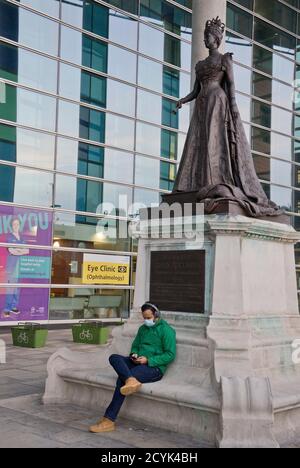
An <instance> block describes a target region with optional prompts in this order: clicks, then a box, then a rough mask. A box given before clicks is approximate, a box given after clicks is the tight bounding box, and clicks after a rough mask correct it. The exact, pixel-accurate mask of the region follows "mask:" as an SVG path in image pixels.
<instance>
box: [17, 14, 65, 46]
mask: <svg viewBox="0 0 300 468" xmlns="http://www.w3.org/2000/svg"><path fill="white" fill-rule="evenodd" d="M19 42H20V43H21V44H25V45H27V46H29V47H32V48H33V49H38V50H40V51H42V52H46V53H48V54H51V55H57V54H58V23H56V22H54V21H51V20H48V19H46V18H43V17H42V16H39V15H35V14H33V13H31V12H29V11H27V10H24V9H23V8H20V10H19Z"/></svg>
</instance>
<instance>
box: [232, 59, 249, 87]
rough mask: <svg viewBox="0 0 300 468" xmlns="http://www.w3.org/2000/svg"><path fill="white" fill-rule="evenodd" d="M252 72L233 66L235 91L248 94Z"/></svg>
mask: <svg viewBox="0 0 300 468" xmlns="http://www.w3.org/2000/svg"><path fill="white" fill-rule="evenodd" d="M251 76H252V72H251V70H249V69H248V68H245V67H240V66H239V65H236V64H234V78H235V83H236V89H237V90H238V91H241V92H242V93H246V94H250V91H251Z"/></svg>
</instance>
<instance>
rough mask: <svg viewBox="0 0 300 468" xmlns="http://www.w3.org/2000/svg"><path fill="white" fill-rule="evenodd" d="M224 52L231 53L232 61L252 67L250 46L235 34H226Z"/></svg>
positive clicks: (249, 43)
mask: <svg viewBox="0 0 300 468" xmlns="http://www.w3.org/2000/svg"><path fill="white" fill-rule="evenodd" d="M226 51H227V52H233V54H234V60H237V61H238V62H240V63H242V64H243V65H248V67H251V66H252V44H251V42H249V41H247V40H246V39H243V38H241V37H239V36H236V35H235V34H233V33H231V32H229V31H227V32H226Z"/></svg>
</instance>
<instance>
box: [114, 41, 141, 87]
mask: <svg viewBox="0 0 300 468" xmlns="http://www.w3.org/2000/svg"><path fill="white" fill-rule="evenodd" d="M136 64H137V56H136V54H133V53H132V52H128V51H126V50H122V49H120V47H115V46H113V45H109V48H108V71H107V73H108V74H109V75H112V76H115V77H116V78H120V79H121V80H126V81H130V82H131V83H136Z"/></svg>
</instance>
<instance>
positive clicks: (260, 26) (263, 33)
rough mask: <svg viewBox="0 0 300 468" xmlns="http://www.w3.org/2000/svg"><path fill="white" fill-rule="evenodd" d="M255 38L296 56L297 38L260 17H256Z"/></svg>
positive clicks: (286, 53) (291, 55) (288, 54)
mask: <svg viewBox="0 0 300 468" xmlns="http://www.w3.org/2000/svg"><path fill="white" fill-rule="evenodd" d="M254 40H255V41H257V42H260V43H261V44H263V45H265V46H267V47H270V49H274V50H277V51H278V52H281V53H282V54H285V55H287V56H289V57H290V58H294V57H295V48H296V38H295V37H293V36H291V35H290V34H288V33H286V32H284V31H282V30H281V29H278V28H275V27H274V26H271V25H270V24H268V23H266V22H265V21H262V20H260V19H259V18H254Z"/></svg>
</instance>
